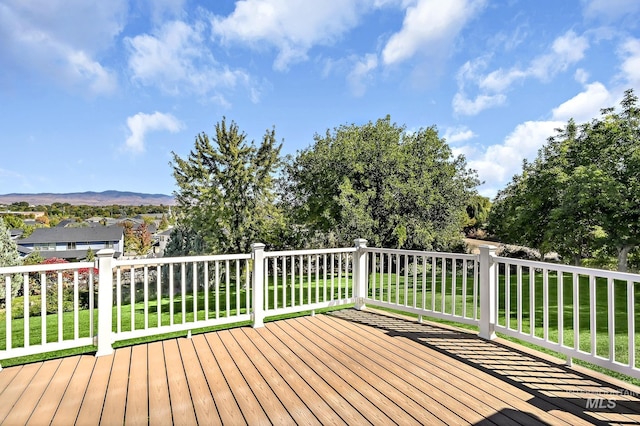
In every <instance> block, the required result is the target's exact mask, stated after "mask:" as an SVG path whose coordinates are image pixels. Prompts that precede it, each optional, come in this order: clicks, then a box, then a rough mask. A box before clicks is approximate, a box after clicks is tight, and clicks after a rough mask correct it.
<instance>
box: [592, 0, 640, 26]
mask: <svg viewBox="0 0 640 426" xmlns="http://www.w3.org/2000/svg"><path fill="white" fill-rule="evenodd" d="M582 3H583V5H584V15H585V16H586V17H587V18H590V19H598V20H601V21H605V22H607V23H610V22H613V21H616V20H618V19H620V18H625V17H627V18H629V17H633V15H635V14H637V13H639V12H640V2H639V1H638V0H582Z"/></svg>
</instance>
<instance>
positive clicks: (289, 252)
mask: <svg viewBox="0 0 640 426" xmlns="http://www.w3.org/2000/svg"><path fill="white" fill-rule="evenodd" d="M355 251H356V248H355V247H341V248H329V249H309V250H281V251H265V252H264V257H278V256H306V255H312V254H332V253H354V252H355Z"/></svg>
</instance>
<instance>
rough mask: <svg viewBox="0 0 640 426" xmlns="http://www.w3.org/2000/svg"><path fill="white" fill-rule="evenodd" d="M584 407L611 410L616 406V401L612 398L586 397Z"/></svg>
mask: <svg viewBox="0 0 640 426" xmlns="http://www.w3.org/2000/svg"><path fill="white" fill-rule="evenodd" d="M586 408H597V409H603V408H608V409H609V410H612V409H614V408H616V402H615V401H614V400H612V399H604V398H587V406H586Z"/></svg>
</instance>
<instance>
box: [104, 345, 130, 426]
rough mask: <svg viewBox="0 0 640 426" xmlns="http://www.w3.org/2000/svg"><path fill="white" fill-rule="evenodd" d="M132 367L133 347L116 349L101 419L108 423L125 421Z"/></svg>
mask: <svg viewBox="0 0 640 426" xmlns="http://www.w3.org/2000/svg"><path fill="white" fill-rule="evenodd" d="M130 369H131V347H126V348H121V349H119V350H117V351H115V354H114V358H113V365H112V367H111V374H110V375H109V383H108V384H107V394H106V397H105V400H104V407H103V409H102V417H101V421H102V422H103V423H107V424H122V423H124V414H125V409H126V403H127V389H128V386H129V373H130Z"/></svg>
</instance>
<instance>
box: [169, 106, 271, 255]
mask: <svg viewBox="0 0 640 426" xmlns="http://www.w3.org/2000/svg"><path fill="white" fill-rule="evenodd" d="M246 138H247V137H246V134H245V133H244V132H241V131H240V130H239V128H238V126H237V124H236V123H235V122H233V121H232V122H231V124H230V125H229V126H227V122H226V119H225V118H223V119H222V121H221V122H219V123H217V124H216V125H215V135H214V137H213V138H212V139H210V138H209V136H208V135H207V134H206V133H204V132H203V133H201V134H199V135H197V136H196V139H195V144H194V149H193V150H192V151H191V152H190V153H189V156H188V157H187V158H181V157H180V156H178V155H177V154H176V153H175V152H174V153H172V154H173V161H172V162H171V163H170V165H171V167H172V168H173V176H174V178H175V179H176V184H177V186H178V188H179V189H178V190H177V191H176V192H175V193H174V195H175V198H176V203H177V205H178V207H179V211H180V217H179V219H178V220H179V224H180V225H181V227H180V229H179V230H176V232H175V233H174V234H173V235H174V236H176V237H179V236H184V235H190V236H191V238H195V239H196V241H198V242H201V243H202V244H198V245H197V246H196V245H194V244H188V245H182V246H177V243H178V242H179V241H184V240H182V239H180V240H179V241H177V242H176V244H172V245H170V248H171V249H172V250H176V251H183V252H184V251H187V252H188V253H193V254H195V253H194V252H193V251H191V250H194V249H199V250H202V251H201V252H200V253H205V252H206V253H214V252H217V253H246V252H248V251H249V250H250V245H251V244H252V243H254V242H256V241H261V242H265V243H270V242H271V243H273V242H274V241H273V239H272V232H271V229H272V227H273V223H274V222H277V221H278V220H279V217H280V213H279V212H278V211H277V209H276V208H275V206H274V197H275V195H274V181H273V175H274V174H275V173H276V170H277V168H278V166H279V164H280V157H279V154H280V148H281V145H278V144H276V138H275V130H271V131H267V132H266V133H265V135H264V137H263V139H262V142H261V144H260V145H259V146H256V145H255V143H254V142H253V141H252V142H250V143H248V142H247V140H246ZM196 253H197V252H196Z"/></svg>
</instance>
